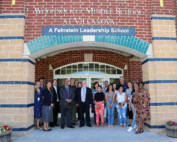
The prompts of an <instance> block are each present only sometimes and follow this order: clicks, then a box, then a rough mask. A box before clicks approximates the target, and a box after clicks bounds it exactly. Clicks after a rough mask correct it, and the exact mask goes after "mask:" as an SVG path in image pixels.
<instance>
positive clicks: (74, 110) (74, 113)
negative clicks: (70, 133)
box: [72, 101, 76, 123]
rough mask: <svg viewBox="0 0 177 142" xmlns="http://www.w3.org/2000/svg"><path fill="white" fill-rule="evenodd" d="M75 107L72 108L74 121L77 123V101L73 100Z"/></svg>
mask: <svg viewBox="0 0 177 142" xmlns="http://www.w3.org/2000/svg"><path fill="white" fill-rule="evenodd" d="M73 104H74V105H73V108H72V123H76V103H75V101H73Z"/></svg>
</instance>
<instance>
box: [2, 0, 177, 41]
mask: <svg viewBox="0 0 177 142" xmlns="http://www.w3.org/2000/svg"><path fill="white" fill-rule="evenodd" d="M1 1H2V2H3V8H2V13H25V14H26V29H25V42H28V41H30V40H33V39H35V38H38V37H40V36H41V29H42V26H82V25H79V24H77V25H74V24H72V25H63V23H61V21H62V19H64V18H66V19H68V18H72V17H76V18H79V17H81V18H83V19H85V20H86V19H101V18H105V17H106V18H107V19H114V21H115V25H114V26H120V27H124V26H126V27H127V26H130V27H136V36H137V37H139V38H141V39H143V40H146V41H148V42H151V26H150V16H151V15H152V14H164V15H173V14H174V11H175V9H176V6H175V5H174V3H176V1H175V0H164V7H160V0H152V1H150V0H143V1H142V0H136V1H131V0H124V1H122V0H99V1H98V0H42V1H41V0H26V1H24V0H16V4H15V5H11V3H12V0H1ZM37 7H38V8H49V9H50V8H80V7H82V8H84V7H89V8H90V7H93V8H104V9H110V8H112V9H116V8H121V9H122V10H127V9H138V10H142V15H116V14H107V15H101V14H94V15H92V14H87V13H86V12H85V11H83V12H82V13H81V14H48V15H46V14H38V15H37V14H35V13H34V8H37ZM84 26H91V25H84ZM94 26H100V25H94ZM103 26H107V25H103Z"/></svg>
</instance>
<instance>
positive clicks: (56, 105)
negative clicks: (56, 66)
mask: <svg viewBox="0 0 177 142" xmlns="http://www.w3.org/2000/svg"><path fill="white" fill-rule="evenodd" d="M59 89H60V88H59V87H58V86H57V80H56V79H54V80H53V86H52V87H51V91H52V94H53V101H54V108H53V122H51V123H50V126H51V127H54V126H59V125H58V124H57V121H58V113H59V110H60V108H59V98H60V96H59Z"/></svg>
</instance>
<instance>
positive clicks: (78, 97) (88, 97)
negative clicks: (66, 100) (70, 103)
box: [76, 87, 93, 105]
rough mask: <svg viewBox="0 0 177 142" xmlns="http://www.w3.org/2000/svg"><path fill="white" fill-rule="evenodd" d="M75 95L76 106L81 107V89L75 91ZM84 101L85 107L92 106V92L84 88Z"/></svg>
mask: <svg viewBox="0 0 177 142" xmlns="http://www.w3.org/2000/svg"><path fill="white" fill-rule="evenodd" d="M76 92H77V95H76V104H78V105H81V102H82V101H81V88H78V89H77V91H76ZM85 98H86V100H85V103H86V104H87V105H89V104H92V103H93V95H92V90H91V89H90V88H88V87H86V97H85Z"/></svg>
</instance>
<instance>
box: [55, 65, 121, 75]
mask: <svg viewBox="0 0 177 142" xmlns="http://www.w3.org/2000/svg"><path fill="white" fill-rule="evenodd" d="M89 63H93V64H103V65H107V66H110V67H113V68H116V69H119V70H121V71H122V74H121V75H123V71H124V70H123V69H121V68H119V67H116V66H114V65H110V64H106V63H101V62H75V63H71V64H67V65H64V66H61V67H58V68H56V69H54V70H53V74H55V71H56V70H58V69H61V68H64V67H67V66H71V65H76V64H89ZM107 75H109V74H107ZM116 75H117V74H116Z"/></svg>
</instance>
